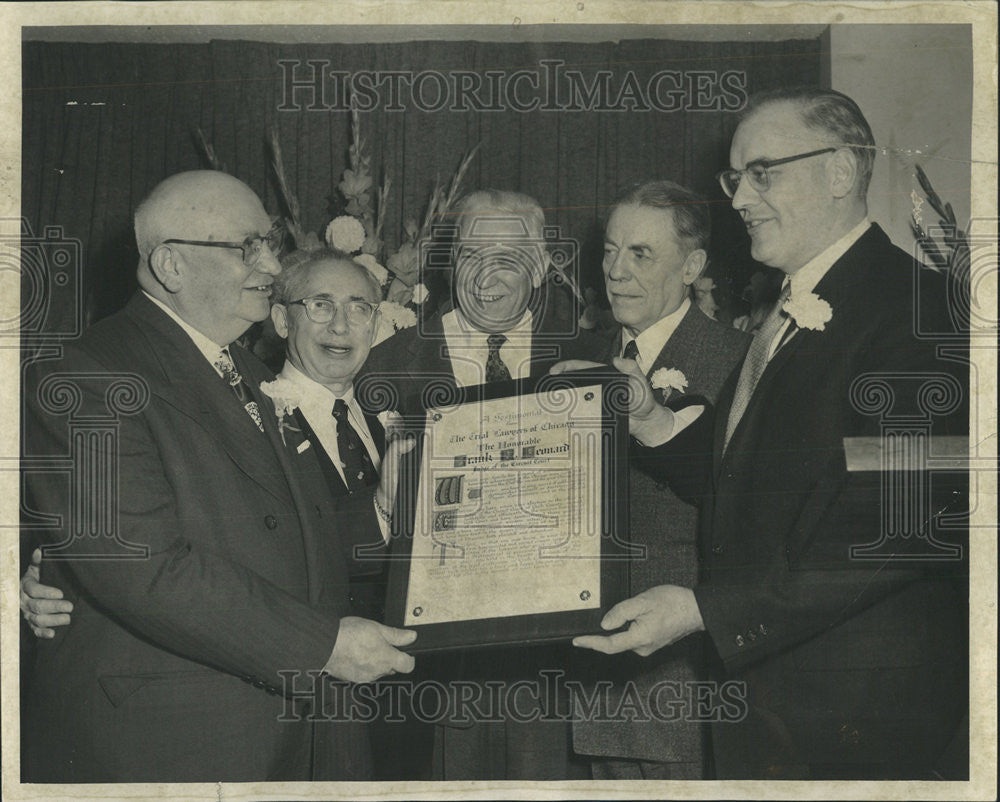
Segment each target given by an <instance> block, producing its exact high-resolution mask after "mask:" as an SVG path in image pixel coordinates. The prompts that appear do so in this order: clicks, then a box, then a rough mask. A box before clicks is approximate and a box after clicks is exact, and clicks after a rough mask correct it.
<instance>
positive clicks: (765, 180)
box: [715, 148, 836, 198]
mask: <svg viewBox="0 0 1000 802" xmlns="http://www.w3.org/2000/svg"><path fill="white" fill-rule="evenodd" d="M835 150H836V148H822V149H820V150H811V151H809V152H808V153H799V154H798V155H797V156H786V157H785V158H783V159H757V160H755V161H752V162H748V163H747V166H746V167H744V168H743V169H742V170H723V171H722V172H720V173H719V174H718V175H716V176H715V177H716V178H717V179H719V183H720V184H721V185H722V191H723V192H725V193H726V194H727V195H728V196H729V197H730V198H731V197H733V195H735V194H736V190H737V189H739V186H740V181H741V180H742V177H743V175H744V174H745V175H746V177H747V180H748V181H749V182H750V186H751V187H753V188H754V189H755V190H756V191H757V192H767V191H768V190H769V189H770V188H771V174H770V173H769V172H768V170H770V169H771V168H772V167H777V166H778V165H779V164H788V163H789V162H797V161H798V160H799V159H808V158H809V157H810V156H819V155H820V154H821V153H833V151H835Z"/></svg>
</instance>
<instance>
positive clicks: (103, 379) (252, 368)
mask: <svg viewBox="0 0 1000 802" xmlns="http://www.w3.org/2000/svg"><path fill="white" fill-rule="evenodd" d="M135 231H136V242H137V245H138V248H139V254H140V261H139V265H138V270H137V277H138V281H139V286H140V288H141V290H140V292H138V293H137V294H136V295H135V296H134V297H133V298H132V300H130V301H129V303H128V305H127V306H126V307H125V309H123V310H122V311H121V312H119V313H117V314H115V315H112V316H111V317H109V318H107V319H105V320H103V321H101V322H100V323H98V324H97V325H95V326H93V327H92V328H91V329H89V330H88V331H86V332H85V333H84V334H83V336H82V337H81V338H80V339H79V340H77V341H75V342H73V343H71V344H68V345H67V346H66V348H65V354H64V356H63V357H62V358H60V359H58V360H45V361H38V362H37V363H36V364H34V365H32V366H31V370H29V372H28V376H27V380H26V382H25V385H26V390H25V400H26V405H27V407H28V414H27V416H26V424H25V430H24V442H25V453H26V454H31V455H42V454H44V455H52V454H56V455H60V456H63V455H70V456H72V457H75V463H74V464H76V465H77V466H90V465H103V466H105V468H106V471H107V473H108V474H110V473H112V471H114V476H115V477H116V480H117V481H116V484H115V485H113V486H111V487H108V486H106V485H104V484H103V483H102V482H101V481H100V479H99V478H96V477H93V476H89V475H87V474H85V473H82V472H81V471H82V470H83V468H82V467H78V469H77V470H78V473H77V475H76V477H77V482H75V483H73V482H69V481H67V480H66V478H65V476H63V475H61V474H59V475H55V474H43V473H40V472H33V473H32V474H31V475H30V476H28V477H27V484H28V486H29V488H30V490H29V493H30V495H31V498H32V501H33V504H34V505H35V508H36V509H38V510H40V511H44V512H45V513H48V514H49V515H50V517H51V518H52V519H54V520H56V521H57V523H56V524H55V525H53V526H52V527H50V528H47V529H45V530H42V536H43V537H45V539H46V540H47V541H48V543H49V544H50V546H51V547H52V548H51V549H50V550H49V551H48V553H47V554H48V556H47V558H46V559H45V561H44V562H43V564H42V569H43V570H44V571H45V575H44V579H45V580H46V582H47V583H51V584H54V585H56V586H57V587H59V588H62V589H64V591H65V592H66V594H67V597H68V599H67V602H64V603H71V604H72V605H73V610H72V612H73V622H72V624H70V625H69V626H63V627H60V628H59V629H58V630H57V631H55V632H53V633H52V634H53V637H52V638H46V639H43V640H41V641H40V642H39V648H38V655H37V660H36V664H35V665H34V666H33V671H32V672H31V687H30V692H29V693H28V694H26V696H25V700H24V703H23V704H22V708H21V709H22V713H23V719H22V728H21V732H22V736H23V740H22V746H23V752H22V764H21V765H22V772H23V779H24V780H25V781H34V782H96V781H105V782H154V781H156V782H195V781H201V782H210V781H211V782H214V781H231V782H232V781H264V780H307V779H310V777H312V776H314V774H313V770H312V752H313V748H314V743H313V741H314V739H313V726H312V722H310V721H309V720H308V719H306V718H305V716H289V715H288V711H289V710H290V706H289V705H290V703H289V702H287V701H286V700H285V699H283V698H282V696H283V694H284V693H286V692H290V691H291V690H293V688H291V687H289V686H288V684H287V680H288V675H284V674H283V673H279V672H284V671H288V672H291V675H293V676H294V677H295V678H296V679H295V685H294V690H296V691H301V689H302V685H303V684H306V685H308V682H309V676H310V675H311V676H314V677H315V676H317V675H319V674H321V673H325V674H327V675H329V676H331V677H334V678H336V679H340V680H345V681H351V682H370V681H372V680H374V679H376V678H378V677H380V676H383V675H385V674H389V673H395V672H407V671H409V670H411V669H412V667H413V658H412V657H410V656H409V655H407V654H404V653H403V652H401V651H399V650H397V649H396V648H395V647H396V646H401V645H404V644H407V643H410V642H412V640H413V638H414V637H415V636H414V633H412V632H407V631H405V630H397V629H393V628H390V627H385V626H383V625H381V624H379V623H377V622H375V621H371V620H367V619H363V618H361V617H359V616H356V615H352V610H351V605H350V601H349V599H348V597H347V593H346V590H345V589H346V587H347V582H348V576H349V568H350V566H349V564H348V560H347V558H346V554H348V553H349V552H350V550H351V549H350V547H351V545H353V544H354V543H366V542H369V541H370V540H372V538H377V537H378V534H377V533H378V527H377V525H376V520H375V510H374V509H372V508H371V504H370V500H369V502H368V505H367V507H368V509H367V510H365V509H364V505H362V507H359V509H358V511H356V512H355V513H354V514H351V515H348V514H347V513H346V512H344V511H342V510H340V509H338V508H337V506H336V505H335V504H334V503H333V498H332V496H331V494H330V493H329V492H328V490H327V488H326V487H325V486H324V484H323V482H322V479H321V476H322V471H321V468H320V467H319V465H318V463H317V462H316V456H315V453H314V452H313V451H312V450H310V449H306V450H305V451H301V450H296V449H295V448H294V447H292V446H291V445H290V444H289V443H286V442H285V440H284V438H283V436H282V435H281V433H279V429H278V426H277V423H276V416H275V413H274V409H273V406H272V403H271V401H270V399H268V398H267V397H266V396H265V395H264V394H263V393H262V390H261V384H262V383H266V382H267V380H268V379H270V378H271V375H270V373H269V371H267V369H266V368H265V367H264V366H263V364H261V363H260V362H258V361H257V360H255V359H254V358H253V356H252V355H250V354H249V353H247V352H246V351H244V350H243V349H242V348H240V347H239V346H238V345H236V344H234V343H233V341H234V340H235V339H236V338H237V337H239V336H240V335H241V334H242V333H243V332H244V331H245V330H246V329H247V328H248V327H249V326H250V324H251V323H254V322H257V321H261V320H264V319H265V318H266V317H267V314H268V310H269V298H270V294H271V287H272V284H273V282H274V279H275V277H276V276H278V274H279V273H280V270H281V267H280V265H279V263H278V260H277V256H276V249H277V242H276V239H275V236H274V232H273V231H272V229H271V220H270V218H269V217H268V215H267V214H266V213H265V211H264V208H263V207H262V206H261V203H260V201H259V200H258V198H257V196H256V195H255V194H254V193H253V192H252V191H251V190H250V188H249V187H247V186H246V185H245V184H243V183H242V182H240V181H238V180H237V179H235V178H232V177H231V176H228V175H225V174H223V173H220V172H215V171H196V172H188V173H180V174H178V175H175V176H172V177H170V178H167V179H166V180H164V181H163V182H162V183H161V184H159V185H158V186H157V187H156V188H155V189H154V190H153V191H152V193H151V194H150V196H149V197H148V198H147V199H146V200H145V201H144V202H143V203H142V205H141V206H140V207H139V209H138V210H137V212H136V218H135ZM345 352H346V353H350V352H351V349H350V348H347V349H345ZM342 355H343V354H342V353H340V352H338V353H337V354H336V357H337V358H340V357H341V356H342ZM303 364H305V362H304V361H303ZM63 393H65V397H63V396H62V394H63ZM60 399H61V400H60ZM63 401H65V402H66V403H63ZM109 421H114V423H115V427H116V428H115V435H116V437H114V438H110V444H109V438H96V437H84V438H83V439H82V440H80V439H74V436H73V432H74V427H75V426H79V425H84V424H85V422H89V424H87V425H89V426H104V425H106V424H107V423H108V422H109ZM85 430H86V431H89V429H86V428H85ZM395 450H398V448H396V449H395ZM112 494H113V495H112ZM105 496H108V498H105ZM109 499H110V500H109ZM391 501H392V498H391V492H390V495H389V497H387V498H386V499H385V502H384V506H387V507H389V506H391ZM112 502H113V506H114V513H113V516H112V517H110V518H109V519H106V520H104V523H103V524H102V527H101V528H100V529H99V530H94V531H92V530H90V529H88V526H92V525H93V522H94V521H95V520H97V519H98V518H100V516H99V515H98V513H97V512H96V509H97V505H105V504H107V505H112ZM101 509H104V507H103V506H101ZM81 532H83V533H84V534H85V535H91V536H81ZM125 544H129V545H128V548H126V545H125ZM136 556H139V557H142V558H141V559H135V557H136ZM317 681H320V682H322V681H325V680H324V678H322V677H319V678H318V679H317ZM328 732H330V733H331V737H332V735H333V734H334V733H335V735H336V737H335V739H334V740H335V741H336V744H334V745H332V746H331V748H330V749H329V750H328V754H327V757H328V758H329V759H328V760H327V762H326V763H325V764H324V774H323V776H322V777H321V778H322V779H341V780H346V779H357V780H361V779H366V778H368V777H369V776H370V765H371V757H370V754H369V752H368V739H367V731H366V729H365V727H364V726H363V725H362V724H360V723H356V722H348V721H344V722H338V724H337V726H336V730H335V731H334V730H333V728H329V729H328Z"/></svg>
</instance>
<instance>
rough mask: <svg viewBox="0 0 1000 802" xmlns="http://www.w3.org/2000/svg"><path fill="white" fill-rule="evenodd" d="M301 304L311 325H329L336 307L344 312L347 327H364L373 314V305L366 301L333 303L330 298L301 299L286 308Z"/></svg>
mask: <svg viewBox="0 0 1000 802" xmlns="http://www.w3.org/2000/svg"><path fill="white" fill-rule="evenodd" d="M295 304H301V305H302V306H303V307H304V308H305V310H306V317H307V318H309V319H310V320H311V321H312V322H313V323H329V322H330V321H331V320H333V318H334V317H335V316H336V314H337V307H341V308H343V310H344V317H346V318H347V324H348V325H349V326H366V325H368V323H369V322H370V321H371V319H372V316H373V315H374V314H375V308H376V307H375V304H370V303H368V301H344V302H340V301H334V300H333V299H332V298H322V297H317V298H301V299H299V300H298V301H289V302H288V304H287V306H293V305H295Z"/></svg>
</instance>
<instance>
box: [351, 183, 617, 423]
mask: <svg viewBox="0 0 1000 802" xmlns="http://www.w3.org/2000/svg"><path fill="white" fill-rule="evenodd" d="M454 215H455V220H456V223H457V229H458V231H457V236H456V239H455V242H454V248H453V270H452V291H453V295H454V298H455V306H454V308H452V309H449V310H447V311H445V312H444V314H441V315H437V316H435V317H432V318H431V319H429V320H427V321H425V323H424V324H423V328H422V330H421V331H420V332H419V333H415V332H414V331H412V330H406V331H401V332H398V333H397V334H396V335H394V336H393V337H390V338H389V339H388V340H386V341H385V342H383V343H380V344H379V345H377V346H376V347H375V348H374V349H372V352H371V356H370V358H369V360H368V362H367V363H366V365H365V366H364V370H363V375H362V376H360V377H359V379H358V387H359V394H360V396H361V401H362V404H363V405H364V404H365V396H366V395H367V392H366V389H367V388H366V385H367V386H368V387H370V388H371V389H372V390H377V389H378V388H381V387H385V386H387V385H388V386H391V388H392V394H393V396H394V398H395V404H394V406H395V407H396V408H397V409H399V410H400V411H403V412H405V411H409V410H410V409H412V406H410V404H411V402H412V401H413V400H414V399H415V398H416V397H417V396H419V394H420V393H425V392H431V391H432V390H433V389H434V388H440V389H450V388H454V387H456V386H458V387H468V386H472V385H477V384H485V383H489V382H494V381H504V380H508V379H519V378H527V377H529V376H542V375H544V374H545V373H546V372H547V371H548V369H549V367H551V366H552V365H553V364H555V363H556V362H558V361H559V360H561V359H575V358H585V357H587V358H593V356H594V354H595V353H597V352H598V350H599V349H600V348H601V347H602V341H601V340H600V339H599V338H597V337H596V336H594V335H591V334H590V333H588V332H582V333H580V334H579V335H576V334H573V333H571V332H566V331H565V328H566V327H565V326H558V325H557V324H556V323H555V321H554V318H555V315H554V312H555V310H554V309H553V308H551V307H550V306H549V305H548V304H547V303H546V295H545V287H544V286H543V283H544V281H545V277H546V273H547V271H548V261H549V258H548V254H547V251H546V246H545V242H546V240H545V237H544V227H545V216H544V213H543V212H542V208H541V206H539V205H538V202H537V201H535V200H534V199H533V198H531V197H529V196H527V195H523V194H521V193H519V192H509V191H506V190H497V189H484V190H478V191H475V192H472V193H470V194H468V195H466V196H465V197H464V198H462V199H461V200H460V201H459V202H458V203H457V204H456V207H455V211H454ZM369 382H370V384H369ZM374 394H375V395H378V396H379V400H380V401H381V399H382V394H381V392H375V393H374Z"/></svg>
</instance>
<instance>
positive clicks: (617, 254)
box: [573, 181, 749, 780]
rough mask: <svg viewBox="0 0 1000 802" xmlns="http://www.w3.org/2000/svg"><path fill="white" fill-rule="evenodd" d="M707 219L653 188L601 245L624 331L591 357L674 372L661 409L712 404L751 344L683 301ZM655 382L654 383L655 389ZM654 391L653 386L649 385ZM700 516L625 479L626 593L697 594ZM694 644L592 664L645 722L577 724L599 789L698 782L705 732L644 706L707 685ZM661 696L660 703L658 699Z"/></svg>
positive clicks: (618, 211)
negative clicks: (664, 589) (674, 589)
mask: <svg viewBox="0 0 1000 802" xmlns="http://www.w3.org/2000/svg"><path fill="white" fill-rule="evenodd" d="M710 233H711V217H710V215H709V213H708V209H707V207H706V205H705V202H704V201H703V200H702V199H701V198H699V197H698V196H696V195H695V194H694V193H692V192H691V191H690V190H687V189H685V188H684V187H681V186H679V185H678V184H675V183H673V182H671V181H650V182H647V183H645V184H642V185H639V186H637V187H634V188H632V189H631V190H629V191H628V192H626V193H625V194H624V195H623V196H622V197H621V198H620V199H619V200H618V201H617V202H616V203H615V205H614V207H613V209H612V211H611V215H610V217H609V218H608V223H607V228H606V231H605V235H604V277H605V283H606V288H607V293H608V299H609V300H610V302H611V311H612V312H613V313H614V316H615V319H616V320H617V321H618V322H619V323H621V324H622V325H621V331H620V333H618V334H617V335H616V336H615V338H614V340H613V341H612V342H611V343H610V344H609V347H608V348H607V349H606V351H605V353H604V354H603V355H600V357H599V359H600V361H602V362H606V363H610V362H611V361H612V359H613V358H615V357H618V356H621V357H624V358H626V359H634V360H635V361H636V363H637V364H638V366H639V369H640V370H641V371H642V373H643V374H644V375H645V376H646V377H647V379H648V378H649V377H651V376H656V375H657V374H658V373H662V372H663V371H671V372H673V371H680V376H676V374H673V373H671V375H674V376H676V378H675V379H674V382H675V386H673V387H665V388H662V389H660V390H658V391H657V393H656V396H657V401H658V402H662V403H666V402H667V401H668V400H669V399H671V398H677V397H679V396H680V395H682V394H696V395H701V396H704V397H706V398H708V399H709V400H710V401H713V402H714V401H715V399H716V397H717V396H718V393H719V390H720V389H721V387H722V383H723V382H724V381H725V379H726V377H727V376H728V375H729V373H730V372H731V371H732V370H733V368H734V367H735V366H736V364H737V363H738V362H739V361H740V360H741V359H742V358H743V355H744V353H745V352H746V345H747V343H748V342H749V337H747V336H746V335H745V334H743V333H742V332H739V331H737V330H736V329H733V328H731V327H729V326H724V325H723V324H721V323H719V322H717V321H715V320H712V319H711V318H709V317H708V316H707V315H705V314H704V313H703V312H702V311H701V310H700V309H699V308H698V306H697V305H696V304H694V303H693V302H692V300H691V297H690V296H691V293H690V288H691V285H692V284H693V283H694V281H695V280H696V279H697V278H698V277H699V276H700V275H701V274H702V272H703V270H704V269H705V264H706V261H707V258H708V257H707V250H706V249H707V248H708V241H709V236H710ZM654 381H655V380H654ZM656 383H659V382H658V381H656ZM696 524H697V508H696V507H695V506H694V505H692V504H690V503H689V502H685V501H683V500H681V499H680V498H678V497H677V496H676V494H674V492H673V491H672V490H671V489H670V488H669V487H667V486H666V485H664V484H663V483H658V482H655V481H653V479H651V478H650V477H649V476H647V475H646V474H645V473H643V472H642V471H640V470H638V469H637V468H636V467H634V466H633V467H632V468H631V470H630V471H629V541H630V542H631V543H632V544H633V546H634V547H636V548H638V549H641V550H642V552H641V553H640V554H637V555H636V556H634V557H633V559H632V562H631V564H630V569H629V580H630V587H631V592H632V593H638V592H640V591H643V590H647V589H648V588H651V587H653V586H654V585H659V584H662V583H664V582H669V583H671V584H677V585H693V584H694V583H695V581H696V580H697V576H698V556H697V546H696V537H697V525H696ZM703 649H704V644H703V642H702V641H701V640H699V639H695V638H689V639H687V640H686V641H684V642H682V643H678V644H675V645H674V646H672V647H670V648H668V649H662V650H660V651H659V652H658V653H657V654H656V655H655V656H653V657H650V658H649V659H647V660H642V659H640V658H637V657H635V656H633V655H629V656H628V657H627V658H612V657H600V656H595V657H594V659H593V660H589V661H588V663H589V669H590V673H591V674H592V675H593V678H594V680H595V681H597V682H602V681H604V682H606V681H607V680H614V682H615V687H614V688H613V689H612V690H611V691H610V695H609V698H608V705H609V708H610V709H616V708H617V707H618V704H619V703H620V700H621V698H622V693H623V690H624V687H625V684H626V683H629V684H631V685H632V686H633V687H634V688H635V689H637V690H638V691H639V694H638V698H639V699H640V700H641V703H642V713H643V715H642V716H639V717H637V720H628V721H617V722H616V721H603V722H602V721H594V720H590V719H588V718H587V717H583V718H581V720H579V721H575V722H574V724H573V747H574V749H575V751H576V752H578V753H581V754H586V755H588V756H589V757H590V758H591V769H592V771H593V774H594V777H595V778H596V779H674V780H691V779H702V778H703V776H704V766H705V760H704V753H705V748H704V731H703V730H704V725H703V724H702V723H700V722H698V721H695V720H692V718H691V717H680V718H678V719H674V720H665V717H664V716H662V715H660V716H657V715H656V714H655V713H654V711H651V710H650V708H649V704H648V701H649V696H650V693H652V692H653V690H654V689H655V688H657V687H663V685H664V684H668V685H670V686H671V689H670V692H671V694H672V695H671V697H670V698H671V699H672V700H673V701H674V703H675V704H676V703H677V702H678V701H687V700H688V699H689V698H690V696H691V695H692V694H693V693H694V690H693V687H694V686H693V685H692V683H693V681H695V680H700V679H702V678H703V677H704V674H705V667H704V659H703V657H702V651H703ZM664 698H666V695H664Z"/></svg>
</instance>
